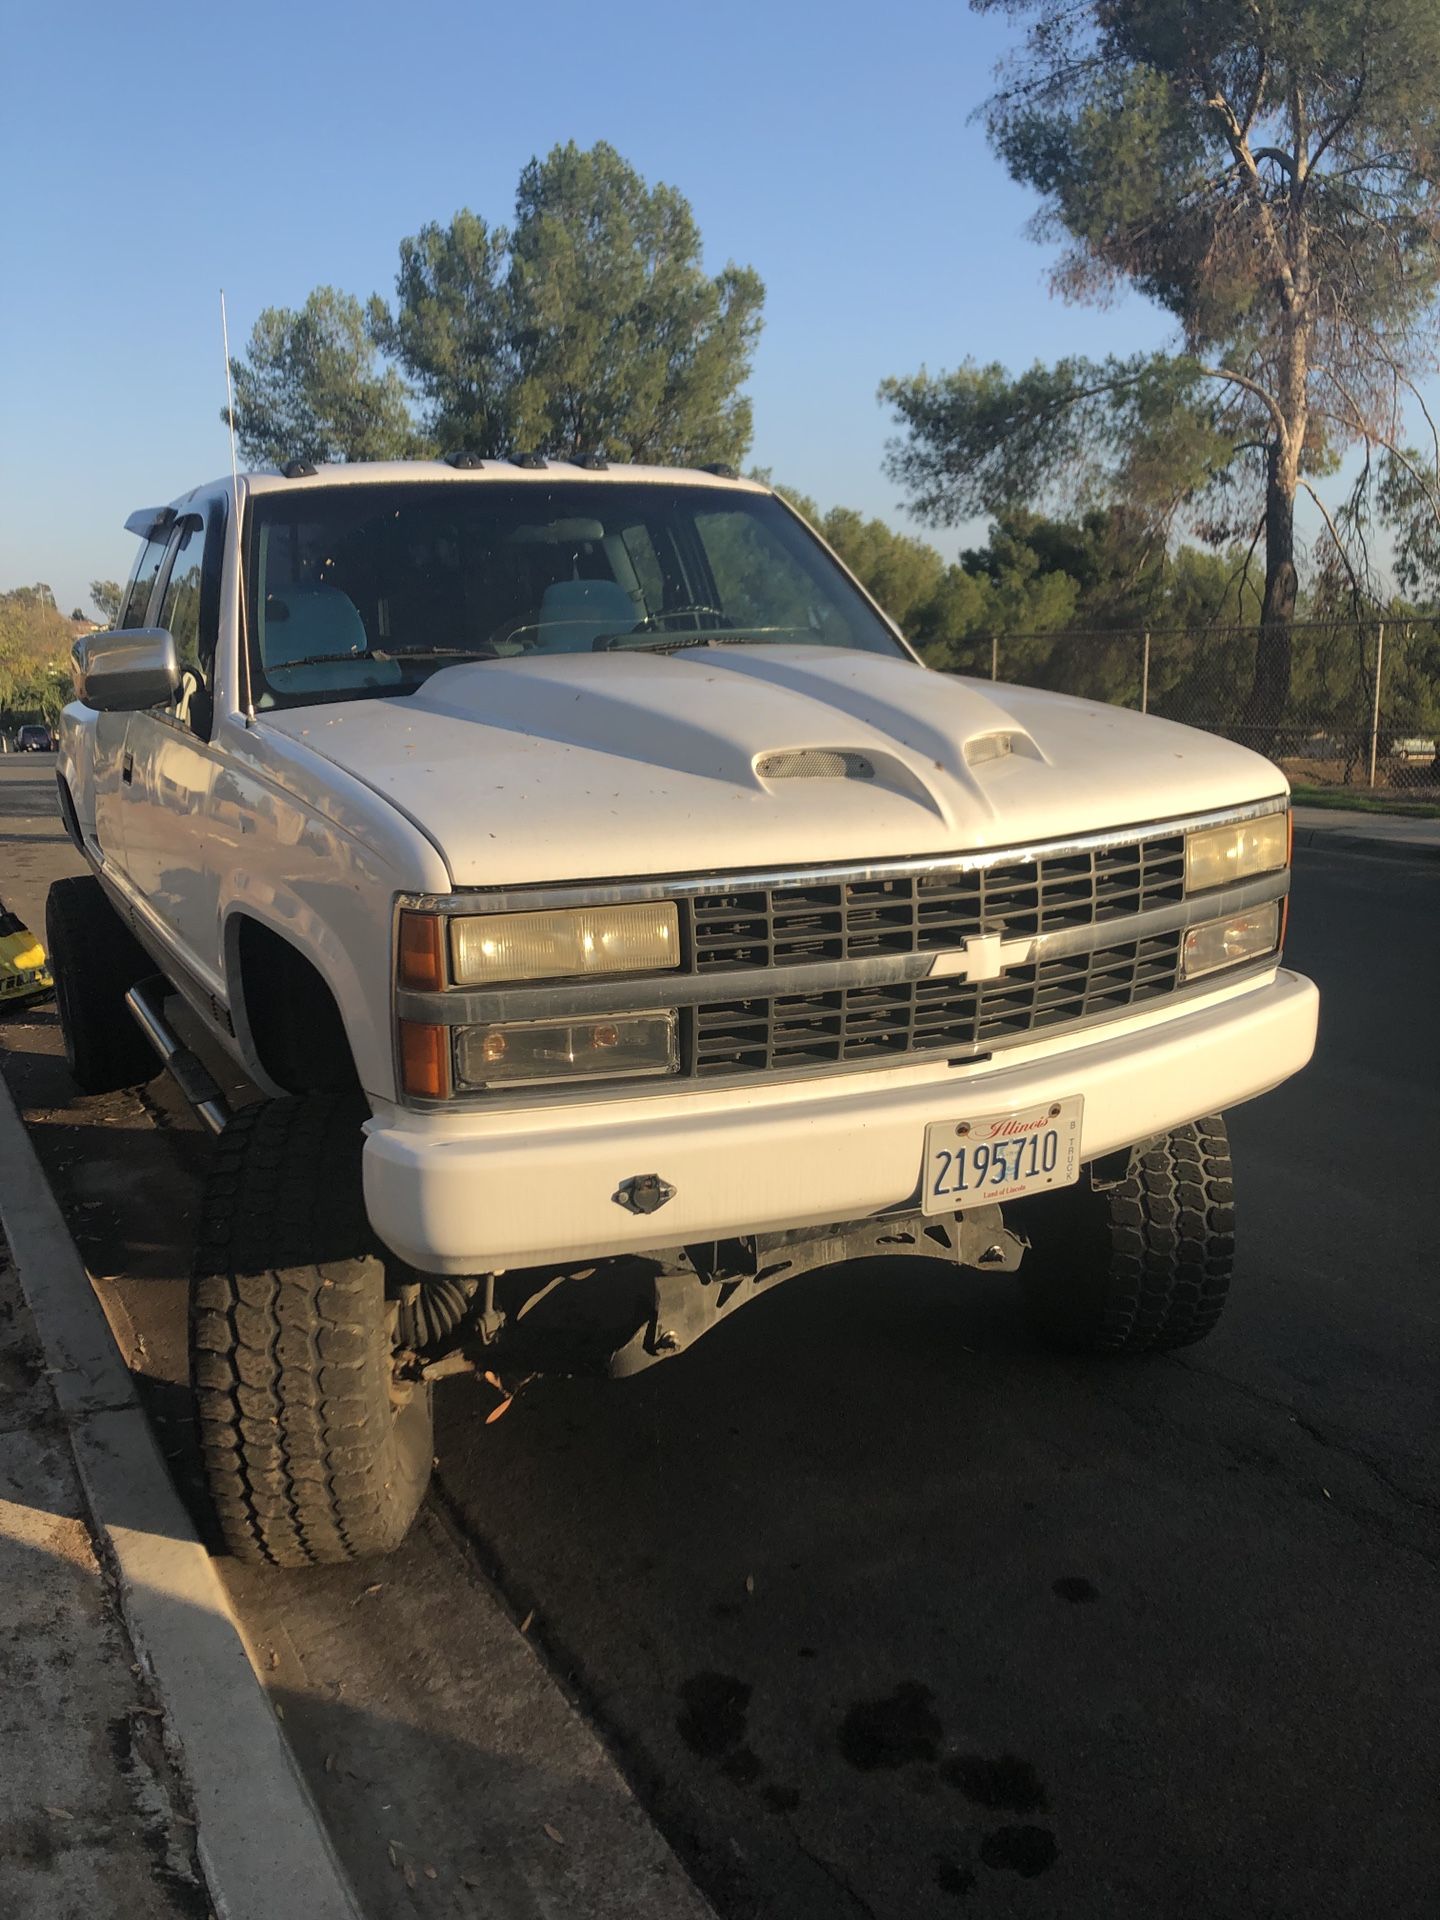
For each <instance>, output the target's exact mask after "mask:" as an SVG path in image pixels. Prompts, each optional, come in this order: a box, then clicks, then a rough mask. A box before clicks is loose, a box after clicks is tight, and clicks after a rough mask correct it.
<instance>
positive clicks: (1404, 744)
mask: <svg viewBox="0 0 1440 1920" xmlns="http://www.w3.org/2000/svg"><path fill="white" fill-rule="evenodd" d="M1390 753H1391V756H1392V758H1394V759H1396V760H1433V759H1434V758H1435V742H1434V741H1433V740H1431V739H1429V738H1428V737H1427V736H1425V735H1422V734H1415V733H1412V734H1411V735H1409V737H1408V738H1406V739H1404V740H1397V741H1396V742H1395V744H1394V746H1393V747H1391V749H1390Z"/></svg>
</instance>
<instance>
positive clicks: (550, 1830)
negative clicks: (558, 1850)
mask: <svg viewBox="0 0 1440 1920" xmlns="http://www.w3.org/2000/svg"><path fill="white" fill-rule="evenodd" d="M545 1833H546V1837H547V1838H548V1839H551V1840H553V1841H554V1842H555V1844H556V1846H557V1847H563V1846H564V1844H565V1836H564V1835H563V1834H559V1833H557V1832H556V1831H555V1829H554V1827H552V1826H551V1824H550V1822H549V1821H548V1820H547V1821H546V1822H545Z"/></svg>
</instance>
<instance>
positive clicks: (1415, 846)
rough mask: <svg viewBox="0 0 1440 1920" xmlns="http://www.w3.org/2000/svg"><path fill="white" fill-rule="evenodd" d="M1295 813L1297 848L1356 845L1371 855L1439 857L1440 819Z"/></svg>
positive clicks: (1300, 809)
mask: <svg viewBox="0 0 1440 1920" xmlns="http://www.w3.org/2000/svg"><path fill="white" fill-rule="evenodd" d="M1294 813H1295V844H1296V846H1297V847H1327V846H1332V847H1345V846H1353V847H1355V848H1357V849H1358V848H1360V847H1364V848H1365V849H1366V850H1367V851H1368V852H1371V853H1385V854H1400V855H1410V856H1414V855H1419V856H1421V857H1422V858H1423V857H1426V856H1429V857H1431V858H1434V857H1436V856H1440V820H1411V819H1408V818H1406V816H1405V815H1403V814H1398V813H1360V812H1353V813H1352V812H1350V811H1348V810H1346V809H1343V808H1340V807H1304V806H1297V807H1296V808H1295V809H1294Z"/></svg>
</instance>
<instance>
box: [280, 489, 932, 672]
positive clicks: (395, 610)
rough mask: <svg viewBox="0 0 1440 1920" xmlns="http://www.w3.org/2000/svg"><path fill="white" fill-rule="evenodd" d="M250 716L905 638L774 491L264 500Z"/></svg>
mask: <svg viewBox="0 0 1440 1920" xmlns="http://www.w3.org/2000/svg"><path fill="white" fill-rule="evenodd" d="M248 538H249V557H248V592H249V606H250V610H251V621H250V625H251V632H252V666H253V669H254V683H255V697H256V705H257V706H261V707H266V706H296V705H301V704H310V703H313V702H315V701H319V700H326V699H354V698H356V696H357V695H363V694H366V693H375V694H390V695H394V694H404V693H409V692H412V691H413V690H414V689H415V688H416V687H417V686H419V685H420V684H421V683H422V682H423V681H424V680H425V679H427V678H428V677H429V675H430V674H432V673H437V672H439V671H440V669H441V668H443V667H448V666H453V665H455V663H456V661H457V660H466V659H469V660H501V659H514V658H515V657H517V656H519V655H528V654H556V653H602V654H603V653H609V652H620V651H634V650H637V649H654V650H659V651H663V650H669V649H674V648H678V647H690V646H765V645H771V646H777V645H778V646H795V645H804V646H821V647H851V648H859V649H862V650H863V651H866V652H870V653H885V654H890V655H892V656H901V657H903V650H902V649H901V647H900V646H899V644H898V642H897V641H896V639H895V636H894V635H893V633H891V631H890V629H889V628H888V627H887V626H886V625H885V623H884V621H883V620H881V619H880V617H879V616H878V615H877V614H876V612H875V610H874V609H873V608H872V607H871V606H870V605H869V604H868V603H867V601H866V600H865V599H864V597H863V596H862V595H861V594H860V593H858V592H857V591H856V589H855V588H854V586H852V584H851V583H850V581H849V580H848V579H847V578H846V576H845V575H844V573H843V572H842V571H841V569H840V568H839V567H837V566H836V565H835V563H834V561H833V560H832V559H831V558H830V556H829V555H828V553H827V552H826V551H825V549H824V548H823V547H822V546H821V545H820V543H819V542H818V541H817V540H816V539H815V538H814V537H813V536H812V535H811V534H810V533H809V532H808V531H807V530H806V528H805V527H804V526H803V524H802V523H801V522H800V521H799V520H797V519H796V518H795V516H794V515H793V514H792V513H790V512H789V511H788V509H787V508H786V507H784V506H783V505H782V504H781V502H780V501H779V500H777V499H775V498H774V497H773V496H772V495H770V494H764V493H750V492H748V491H743V490H741V489H739V488H734V487H724V486H715V487H700V486H667V485H665V484H663V483H662V484H659V485H655V484H650V485H643V484H631V483H628V482H625V481H591V482H586V481H574V480H557V481H556V482H554V483H553V484H550V483H548V482H540V481H530V482H524V483H519V484H507V483H506V482H504V481H489V480H487V481H480V482H474V483H469V482H455V483H445V484H441V485H437V484H435V483H434V482H430V483H429V484H426V483H424V482H421V483H419V484H414V483H410V484H401V485H398V486H384V487H382V486H347V487H334V488H330V489H325V488H306V489H303V490H297V491H296V492H295V493H293V494H288V493H282V492H275V493H265V494H261V495H260V496H259V497H258V499H257V500H256V501H255V503H254V506H253V507H252V509H251V514H250V531H249V536H248Z"/></svg>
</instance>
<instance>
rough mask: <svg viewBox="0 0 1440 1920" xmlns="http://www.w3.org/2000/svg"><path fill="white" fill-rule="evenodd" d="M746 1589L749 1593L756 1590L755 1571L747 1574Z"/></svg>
mask: <svg viewBox="0 0 1440 1920" xmlns="http://www.w3.org/2000/svg"><path fill="white" fill-rule="evenodd" d="M745 1591H746V1592H747V1593H753V1592H754V1591H755V1576H754V1574H753V1573H747V1574H746V1576H745Z"/></svg>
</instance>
